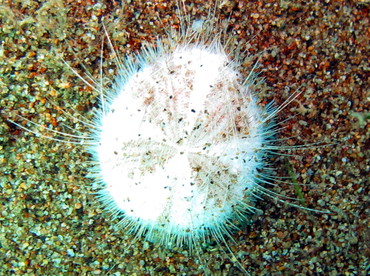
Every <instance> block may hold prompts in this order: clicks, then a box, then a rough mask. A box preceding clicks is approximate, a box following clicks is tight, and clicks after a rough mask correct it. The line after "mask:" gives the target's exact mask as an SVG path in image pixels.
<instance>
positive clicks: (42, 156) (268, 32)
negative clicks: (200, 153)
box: [0, 0, 370, 275]
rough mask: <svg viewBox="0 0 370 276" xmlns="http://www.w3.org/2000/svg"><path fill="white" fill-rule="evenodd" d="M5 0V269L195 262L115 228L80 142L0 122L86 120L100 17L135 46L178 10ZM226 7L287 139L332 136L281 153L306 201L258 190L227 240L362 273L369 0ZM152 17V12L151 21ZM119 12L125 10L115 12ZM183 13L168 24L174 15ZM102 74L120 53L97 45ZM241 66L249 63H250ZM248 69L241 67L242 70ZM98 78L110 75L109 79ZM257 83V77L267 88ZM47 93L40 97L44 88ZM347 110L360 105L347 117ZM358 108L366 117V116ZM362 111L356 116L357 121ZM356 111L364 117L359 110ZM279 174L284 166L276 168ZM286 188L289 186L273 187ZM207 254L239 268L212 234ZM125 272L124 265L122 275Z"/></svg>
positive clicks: (251, 250) (286, 265)
mask: <svg viewBox="0 0 370 276" xmlns="http://www.w3.org/2000/svg"><path fill="white" fill-rule="evenodd" d="M80 2H81V3H79V2H74V1H67V2H66V3H64V2H63V1H45V3H38V2H36V1H35V2H32V1H30V2H25V1H12V2H11V3H12V4H10V2H9V3H8V4H1V6H0V14H1V18H0V24H1V28H0V38H1V41H2V44H1V45H0V93H1V95H0V107H1V117H0V132H1V137H0V141H1V143H0V164H1V166H0V177H1V181H0V183H1V190H0V200H1V206H2V209H1V213H0V220H1V227H0V229H1V232H0V233H1V235H0V243H1V248H0V253H1V254H0V256H1V257H0V259H1V261H0V264H1V266H2V267H3V269H2V273H4V275H7V274H18V275H24V274H29V275H32V274H48V275H52V274H59V273H61V272H64V273H66V274H68V273H73V274H76V275H83V274H92V275H93V274H103V275H104V274H106V273H108V274H109V275H113V274H114V273H118V272H120V273H121V275H135V274H136V275H181V273H185V274H186V275H201V274H202V271H204V269H203V268H202V267H201V265H200V261H199V258H198V256H197V255H194V256H189V254H188V253H187V252H186V251H185V250H180V249H178V250H177V249H174V250H173V251H169V250H165V249H161V248H158V246H157V245H155V244H151V243H150V242H147V241H143V240H137V241H132V238H133V237H132V236H131V235H130V234H128V233H125V232H123V231H121V230H118V231H114V230H112V229H111V228H110V225H111V224H112V221H110V220H109V219H105V218H104V216H103V215H101V212H102V211H101V209H100V208H99V206H97V205H96V204H95V200H94V195H93V188H92V186H91V180H90V179H86V178H85V175H86V173H87V166H88V165H89V164H88V161H89V155H88V154H87V153H86V152H85V150H84V148H83V147H82V146H75V145H72V144H68V143H58V142H54V141H51V140H48V139H44V138H40V137H35V136H34V135H33V134H31V133H28V132H25V131H23V130H22V129H19V128H17V127H15V126H14V125H12V124H11V123H9V122H8V121H6V118H11V119H13V120H17V122H19V123H23V120H21V119H19V118H17V117H16V116H15V114H19V115H22V116H23V117H25V118H27V119H30V120H33V121H35V122H37V123H40V124H42V125H44V126H49V125H52V126H54V127H56V129H58V130H60V131H66V132H68V131H70V129H68V128H66V127H65V125H67V126H69V127H72V128H73V129H76V130H79V131H82V132H86V130H87V129H86V126H84V125H83V124H81V123H79V122H76V121H73V120H70V119H68V118H66V116H65V114H64V113H62V112H61V111H60V110H59V107H60V108H63V110H67V111H68V112H70V113H71V114H73V115H76V114H78V113H80V114H83V115H84V116H86V117H89V118H91V112H90V111H91V110H92V109H93V108H94V107H97V102H98V96H99V93H98V92H97V91H94V90H92V89H91V88H89V87H88V86H87V85H85V84H84V83H82V81H81V80H79V79H78V78H77V77H76V76H75V75H74V74H73V73H72V72H71V71H70V70H69V69H68V68H66V65H65V64H64V63H63V61H62V60H61V59H60V58H59V57H58V56H59V55H62V56H63V58H64V60H66V62H68V63H69V64H70V65H71V66H72V68H77V69H78V70H79V71H80V72H83V70H84V69H83V68H81V66H80V65H84V66H86V68H88V70H91V73H92V75H93V76H94V77H95V78H97V79H98V78H99V64H100V49H101V47H100V45H101V41H102V39H103V37H104V31H103V29H102V24H101V18H102V17H104V22H105V24H106V26H107V30H108V33H109V35H110V37H111V39H112V41H113V44H114V46H115V48H116V50H117V52H119V53H122V55H124V54H133V53H135V52H136V51H137V50H139V49H140V46H141V44H142V42H143V41H148V42H149V43H153V44H154V43H155V42H156V36H162V35H164V30H165V29H166V28H165V26H168V24H169V23H168V22H171V21H172V20H173V19H175V18H176V12H175V3H174V1H171V2H169V1H151V2H150V3H146V1H130V4H127V5H126V6H125V7H123V8H122V7H121V6H120V2H110V1H109V3H105V2H104V1H101V2H100V3H101V4H97V3H96V2H95V1H80ZM221 2H222V5H221V6H222V7H221V10H220V12H219V13H218V12H217V13H216V15H217V16H219V17H220V18H228V17H229V13H230V12H232V13H231V17H230V28H229V29H228V32H229V33H230V34H233V35H236V36H237V37H238V41H239V43H240V44H241V45H243V47H244V48H245V49H246V50H247V51H248V52H250V53H252V54H256V53H259V52H261V51H263V52H262V54H261V57H260V62H261V69H260V71H261V76H263V77H265V79H266V83H265V86H266V87H267V88H269V89H267V91H266V92H264V93H263V94H261V95H259V96H260V97H261V102H269V101H270V100H272V99H275V101H276V102H277V104H281V103H283V102H284V99H287V98H288V96H289V95H290V93H292V92H293V91H295V90H296V89H300V90H302V95H301V96H300V97H299V100H298V101H297V102H293V103H292V104H291V105H289V106H288V107H287V108H286V109H285V110H284V111H283V112H281V114H280V115H279V118H280V119H284V118H287V117H289V116H293V115H296V114H298V115H297V116H296V117H294V118H292V119H291V120H290V121H288V122H287V123H286V124H284V126H286V128H285V129H284V130H282V134H281V136H282V137H290V136H294V138H292V139H291V140H290V141H288V142H289V143H290V144H293V145H294V144H307V143H316V142H319V143H321V142H322V143H332V145H330V146H327V147H310V148H309V149H305V150H300V151H294V152H292V153H294V154H297V155H296V156H292V157H281V158H278V159H277V160H275V163H274V164H275V165H276V167H277V168H285V167H286V166H285V164H286V162H289V163H290V164H291V167H292V170H293V172H295V173H296V174H297V175H298V182H299V183H303V184H307V185H306V186H301V189H302V191H303V195H304V201H305V204H306V205H307V207H309V208H314V209H318V210H326V211H330V214H321V213H315V212H312V211H304V210H301V209H298V208H293V207H289V206H288V205H284V204H282V203H276V204H274V203H273V201H272V200H266V201H260V202H259V203H258V204H259V207H260V208H261V209H262V210H263V211H264V214H263V216H259V217H254V220H255V221H254V223H253V224H251V225H248V226H243V227H242V231H239V232H237V233H235V235H234V236H233V237H234V239H235V240H236V244H233V243H231V242H230V247H231V249H232V251H233V252H234V253H235V255H236V256H237V257H238V259H239V261H240V262H241V263H242V264H243V266H244V267H245V268H246V269H247V270H248V271H249V272H250V273H251V274H252V275H271V274H279V273H287V274H299V273H301V274H310V273H316V274H328V275H336V274H339V273H343V274H346V273H348V274H351V273H352V274H359V275H361V274H366V272H365V270H366V269H367V268H368V266H369V263H368V259H369V256H370V251H369V248H368V247H367V244H368V243H369V230H368V229H369V220H368V217H369V213H368V207H367V202H369V187H368V179H369V170H370V168H369V165H368V161H367V160H369V157H370V156H369V150H368V149H369V141H368V139H369V130H368V129H369V119H368V116H369V115H368V114H369V112H370V110H369V100H370V95H369V77H368V76H369V61H368V60H369V57H368V53H369V45H370V41H369V37H370V34H369V27H368V26H369V3H368V2H367V1H345V2H344V1H336V2H330V3H326V2H324V1H322V2H320V1H294V2H292V1H275V2H270V3H266V2H263V1H260V2H259V1H253V2H250V3H249V2H248V1H232V0H230V1H221ZM202 3H203V1H186V5H187V7H188V10H187V13H188V14H190V15H191V17H194V18H196V17H199V16H206V15H207V13H208V11H209V10H210V9H209V7H211V6H212V5H213V2H209V3H208V4H206V5H202ZM159 18H160V20H159ZM114 19H119V20H118V21H117V22H119V23H114V22H113V21H114ZM176 26H178V25H177V24H174V27H176ZM104 49H105V51H104V58H105V59H104V66H103V67H104V75H105V76H106V77H107V78H112V77H113V76H114V73H112V72H110V71H109V70H108V69H107V68H113V69H114V68H115V66H114V63H115V61H114V59H113V58H112V55H111V52H110V50H109V48H108V46H104ZM246 70H247V68H246ZM244 73H246V72H244ZM103 81H104V82H105V83H106V82H107V81H106V79H104V80H103ZM264 91H265V89H264ZM45 99H46V100H45ZM353 114H358V115H356V116H354V115H353ZM361 116H363V117H361ZM358 118H363V120H362V121H361V120H358ZM360 121H361V122H360ZM278 173H279V174H281V175H285V176H287V175H288V172H284V171H283V169H280V170H278ZM271 189H272V190H273V191H276V192H279V193H282V194H287V195H290V196H293V197H296V196H297V195H296V194H294V193H295V192H294V188H293V187H291V185H285V186H284V185H280V186H277V187H271ZM201 254H202V256H201V257H202V260H203V263H204V264H206V265H207V266H208V269H210V270H211V271H213V274H214V275H238V274H240V273H241V272H240V270H239V269H238V268H237V265H236V264H235V263H234V262H233V261H231V260H229V259H228V258H227V255H226V254H225V253H224V252H222V250H221V249H219V247H218V246H217V245H215V246H208V247H207V248H205V249H204V252H203V253H201ZM116 275H119V274H116Z"/></svg>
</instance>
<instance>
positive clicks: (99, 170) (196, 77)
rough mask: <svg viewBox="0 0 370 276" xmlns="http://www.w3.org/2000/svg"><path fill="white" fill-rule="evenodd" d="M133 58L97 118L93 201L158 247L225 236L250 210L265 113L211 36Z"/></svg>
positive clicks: (235, 65) (259, 165) (260, 164)
mask: <svg viewBox="0 0 370 276" xmlns="http://www.w3.org/2000/svg"><path fill="white" fill-rule="evenodd" d="M138 59H139V60H140V62H139V64H137V65H136V66H135V65H134V64H133V63H132V62H131V61H127V63H128V64H124V66H123V67H124V68H126V69H127V70H128V71H129V72H121V73H122V74H120V76H119V77H118V78H117V83H116V87H115V91H114V93H112V94H111V95H108V98H109V100H108V102H107V103H106V104H105V105H104V108H103V109H102V111H101V112H100V113H99V114H98V116H97V119H96V124H97V127H96V132H95V133H94V139H95V140H96V143H94V145H93V147H92V148H91V152H92V154H93V157H94V159H95V161H97V167H96V168H95V169H94V172H95V174H94V175H95V176H96V177H97V178H98V179H99V182H100V186H101V187H102V189H101V191H100V192H99V194H100V199H101V201H102V202H103V204H104V205H105V207H106V209H107V210H109V212H111V213H113V214H114V215H115V216H116V217H120V218H121V221H120V224H121V225H122V226H124V227H125V228H127V229H129V230H131V231H132V232H134V233H135V234H136V235H138V236H139V235H145V236H146V237H147V238H148V239H150V240H154V241H157V242H160V243H161V244H163V245H166V246H168V245H169V244H177V245H179V246H181V245H182V244H184V243H185V244H188V245H190V246H192V245H193V244H194V242H196V241H197V240H199V239H205V238H207V237H209V236H213V237H215V238H216V239H217V240H223V238H222V235H223V234H226V233H229V231H230V230H231V228H232V227H233V223H232V220H233V219H235V218H237V219H242V218H243V217H244V215H245V214H246V212H248V211H251V210H252V209H253V207H252V205H251V202H252V201H253V197H254V193H256V190H258V187H259V186H258V183H257V176H256V175H257V169H259V168H262V167H263V165H264V160H263V159H264V155H265V150H264V147H265V143H266V142H267V139H266V137H268V136H269V135H268V133H269V129H270V126H269V125H268V123H267V121H268V118H269V112H268V111H265V110H264V109H262V108H261V107H259V106H258V105H257V103H256V99H255V97H254V96H253V95H252V91H251V88H250V87H249V86H248V85H244V84H243V83H244V79H243V78H242V76H241V74H240V73H239V72H238V66H239V64H238V63H237V62H233V61H231V60H230V58H229V57H228V54H227V53H226V52H225V49H224V47H223V46H222V45H221V44H220V43H219V40H217V39H214V40H213V41H212V42H210V43H208V44H207V45H206V44H203V43H197V42H194V43H181V44H178V43H177V42H175V41H171V43H170V45H168V46H164V45H160V46H158V47H157V48H156V49H150V48H148V49H146V51H145V54H144V55H142V56H139V58H138ZM270 115H271V114H270Z"/></svg>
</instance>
